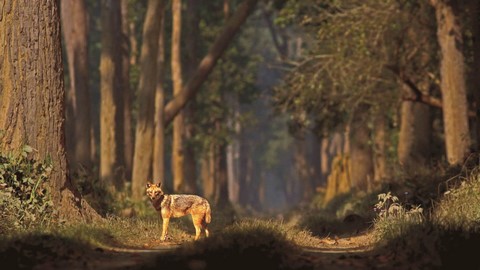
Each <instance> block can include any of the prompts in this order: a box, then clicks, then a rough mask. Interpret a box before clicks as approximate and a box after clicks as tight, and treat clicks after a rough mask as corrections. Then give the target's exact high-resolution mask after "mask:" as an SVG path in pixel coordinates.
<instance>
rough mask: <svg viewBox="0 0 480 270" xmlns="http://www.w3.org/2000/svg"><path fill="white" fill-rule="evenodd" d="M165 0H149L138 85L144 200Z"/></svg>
mask: <svg viewBox="0 0 480 270" xmlns="http://www.w3.org/2000/svg"><path fill="white" fill-rule="evenodd" d="M164 5H165V2H164V1H159V0H149V1H148V5H147V14H146V15H145V23H144V25H143V44H142V49H141V52H140V82H139V86H138V96H137V100H138V108H139V110H138V119H137V125H136V129H135V152H134V158H133V173H132V198H133V199H134V200H141V199H142V197H143V196H144V193H145V192H144V191H145V185H146V183H147V181H148V178H149V177H150V176H151V170H152V156H153V150H152V145H153V134H154V119H153V118H154V110H155V108H154V105H155V104H154V100H155V88H156V85H157V80H156V75H157V54H158V36H159V32H160V28H159V27H158V26H159V25H160V22H161V19H162V18H161V14H162V9H163V7H164Z"/></svg>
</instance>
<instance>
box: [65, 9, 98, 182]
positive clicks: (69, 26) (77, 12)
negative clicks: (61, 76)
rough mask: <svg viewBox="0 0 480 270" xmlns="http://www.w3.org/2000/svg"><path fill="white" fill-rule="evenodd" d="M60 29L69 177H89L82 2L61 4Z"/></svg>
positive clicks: (85, 14) (88, 110) (88, 127)
mask: <svg viewBox="0 0 480 270" xmlns="http://www.w3.org/2000/svg"><path fill="white" fill-rule="evenodd" d="M61 9H62V11H61V13H62V29H63V35H64V40H65V47H66V51H67V59H68V71H69V79H70V86H69V88H68V90H67V95H66V96H67V97H66V99H67V101H68V102H67V104H66V107H67V111H68V112H70V113H68V116H67V121H66V123H65V125H66V130H67V131H66V132H67V134H69V136H68V137H67V138H66V140H67V142H66V143H67V153H70V154H68V156H69V165H70V168H69V169H70V173H77V172H79V170H85V172H86V173H87V174H90V173H91V170H92V160H91V151H90V150H91V148H90V145H91V143H92V142H91V136H90V129H91V113H90V94H89V89H88V55H87V53H88V49H87V10H86V6H85V1H83V0H80V1H73V0H65V1H62V5H61Z"/></svg>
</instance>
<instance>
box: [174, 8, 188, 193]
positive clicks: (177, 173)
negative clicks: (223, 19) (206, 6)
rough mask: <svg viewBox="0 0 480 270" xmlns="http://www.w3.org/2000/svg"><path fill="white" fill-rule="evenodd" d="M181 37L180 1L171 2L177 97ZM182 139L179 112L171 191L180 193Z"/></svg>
mask: <svg viewBox="0 0 480 270" xmlns="http://www.w3.org/2000/svg"><path fill="white" fill-rule="evenodd" d="M181 35H182V1H181V0H173V1H172V59H171V60H172V81H173V95H174V96H177V95H178V94H179V93H180V92H181V91H182V86H183V81H182V59H181V55H180V51H181ZM184 137H185V121H184V113H183V111H180V112H179V113H178V114H177V116H176V117H175V119H174V120H173V143H172V173H173V190H174V191H175V192H178V193H181V192H184V189H185V176H184V174H183V173H184V164H185V163H184V154H185V152H184V149H183V146H184Z"/></svg>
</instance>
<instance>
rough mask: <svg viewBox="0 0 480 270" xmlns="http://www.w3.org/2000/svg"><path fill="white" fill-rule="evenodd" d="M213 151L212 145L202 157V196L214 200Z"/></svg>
mask: <svg viewBox="0 0 480 270" xmlns="http://www.w3.org/2000/svg"><path fill="white" fill-rule="evenodd" d="M214 160H215V151H214V147H213V145H211V146H210V147H209V148H208V149H207V153H206V154H205V155H204V156H203V157H202V184H203V196H204V197H205V198H207V199H209V200H210V199H214V195H215V170H214V169H215V166H214Z"/></svg>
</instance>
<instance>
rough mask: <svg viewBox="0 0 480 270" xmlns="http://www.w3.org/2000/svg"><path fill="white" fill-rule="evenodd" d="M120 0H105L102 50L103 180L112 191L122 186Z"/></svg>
mask: <svg viewBox="0 0 480 270" xmlns="http://www.w3.org/2000/svg"><path fill="white" fill-rule="evenodd" d="M119 20H120V2H118V1H115V0H103V1H102V51H101V55H100V76H101V79H100V84H101V102H100V179H101V180H102V182H104V183H105V184H107V185H108V188H109V189H110V191H114V190H118V189H121V187H122V180H123V178H122V172H121V166H122V162H121V160H122V159H123V156H122V155H121V154H120V153H123V152H122V151H121V150H120V149H121V148H122V147H123V128H121V125H120V123H123V121H120V119H121V116H123V114H121V111H120V108H121V107H122V106H121V102H120V101H121V99H119V96H121V92H120V91H121V89H120V86H121V84H120V76H121V58H120V50H119V49H118V47H117V44H116V41H117V39H118V37H119V34H120V24H119V22H120V21H119Z"/></svg>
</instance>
